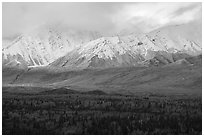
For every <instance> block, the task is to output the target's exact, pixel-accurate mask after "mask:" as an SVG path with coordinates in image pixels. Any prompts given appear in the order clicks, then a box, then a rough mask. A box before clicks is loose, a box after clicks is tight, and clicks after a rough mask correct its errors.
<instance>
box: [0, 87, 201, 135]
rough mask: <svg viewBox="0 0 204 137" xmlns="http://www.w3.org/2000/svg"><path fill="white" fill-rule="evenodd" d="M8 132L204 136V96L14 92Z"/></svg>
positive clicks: (6, 105) (8, 102)
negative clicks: (203, 119) (203, 122)
mask: <svg viewBox="0 0 204 137" xmlns="http://www.w3.org/2000/svg"><path fill="white" fill-rule="evenodd" d="M2 104H3V111H2V121H3V123H2V134H4V135H9V134H80V135H81V134H188V135H189V134H202V98H201V97H198V96H188V95H168V96H165V95H159V94H152V95H149V96H143V95H134V96H132V95H131V96H130V95H118V94H106V93H103V92H101V91H95V92H89V93H74V92H73V93H72V92H69V93H63V92H50V93H49V94H48V93H46V92H40V93H32V94H27V93H18V92H16V93H9V92H4V90H3V101H2Z"/></svg>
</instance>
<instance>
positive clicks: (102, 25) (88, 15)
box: [2, 3, 202, 38]
mask: <svg viewBox="0 0 204 137" xmlns="http://www.w3.org/2000/svg"><path fill="white" fill-rule="evenodd" d="M201 8H202V4H201V3H3V17H2V18H3V29H2V30H3V38H13V37H15V36H17V35H20V34H22V33H26V31H29V30H31V29H33V28H36V27H38V26H41V25H45V24H46V25H53V24H54V25H56V24H58V25H61V26H67V27H71V28H72V27H74V28H79V29H86V30H96V31H100V32H103V33H105V34H112V33H116V32H129V31H136V32H149V31H151V30H153V29H155V28H159V27H162V26H166V25H172V24H183V23H188V22H190V21H195V20H198V21H201V17H202V15H201V14H202V13H201Z"/></svg>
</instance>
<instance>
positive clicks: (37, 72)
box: [2, 22, 202, 94]
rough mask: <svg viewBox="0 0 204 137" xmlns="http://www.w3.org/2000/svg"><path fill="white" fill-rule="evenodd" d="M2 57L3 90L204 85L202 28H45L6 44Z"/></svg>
mask: <svg viewBox="0 0 204 137" xmlns="http://www.w3.org/2000/svg"><path fill="white" fill-rule="evenodd" d="M2 57H3V61H2V62H3V85H4V86H8V85H9V86H11V85H18V86H24V87H31V86H40V87H49V88H61V87H66V88H71V89H74V90H79V91H86V90H90V89H91V90H92V89H93V90H103V91H107V92H120V93H123V92H126V93H131V94H132V93H135V92H138V91H141V92H143V91H145V92H147V91H149V90H153V91H155V92H157V91H158V92H159V91H163V90H167V91H170V92H173V91H174V92H177V91H178V92H179V93H181V92H182V93H185V92H190V91H192V90H195V91H196V93H197V91H200V87H201V85H200V82H201V81H202V77H201V73H202V61H201V60H202V31H201V24H197V23H195V22H191V23H188V24H181V25H172V26H166V27H163V28H159V29H156V30H154V31H151V32H149V33H145V34H138V33H135V34H134V33H132V34H129V35H115V36H104V35H102V34H100V33H99V32H95V31H82V30H74V29H69V30H66V31H60V30H58V29H56V28H55V29H54V28H47V27H40V28H38V29H35V30H32V31H31V32H28V33H26V34H23V35H21V36H19V37H17V38H16V39H15V40H14V41H12V42H7V41H5V42H4V43H3V49H2ZM189 85H192V86H191V87H189ZM195 85H197V87H196V86H195ZM175 88H176V90H175Z"/></svg>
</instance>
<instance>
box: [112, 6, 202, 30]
mask: <svg viewBox="0 0 204 137" xmlns="http://www.w3.org/2000/svg"><path fill="white" fill-rule="evenodd" d="M201 6H202V5H201V3H139V4H127V5H125V6H124V7H123V9H122V10H121V11H119V13H116V15H115V16H113V18H112V21H113V22H114V24H116V26H117V28H118V30H120V29H125V28H126V27H127V26H131V25H132V26H138V27H139V28H140V30H143V31H144V32H148V31H151V30H154V29H155V28H159V27H162V26H165V25H173V24H183V23H188V22H190V21H193V20H196V19H198V18H200V19H201V16H197V15H198V14H201Z"/></svg>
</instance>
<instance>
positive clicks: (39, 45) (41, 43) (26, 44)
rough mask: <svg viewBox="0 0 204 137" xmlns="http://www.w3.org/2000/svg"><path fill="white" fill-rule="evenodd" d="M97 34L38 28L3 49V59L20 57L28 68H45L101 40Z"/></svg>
mask: <svg viewBox="0 0 204 137" xmlns="http://www.w3.org/2000/svg"><path fill="white" fill-rule="evenodd" d="M99 37H100V35H99V34H98V33H96V32H88V31H85V32H83V31H78V30H77V31H74V30H71V31H67V32H61V31H59V30H57V29H52V28H42V27H41V28H38V29H35V30H32V31H29V32H27V33H26V34H23V35H21V36H19V37H17V38H16V39H15V40H14V41H12V42H11V43H10V44H8V45H7V46H4V47H3V49H2V52H3V58H4V59H6V60H9V58H10V57H11V56H16V55H20V56H21V57H22V58H23V59H24V60H25V61H26V62H27V65H28V66H44V65H47V64H49V63H51V62H53V61H55V60H56V59H58V58H59V57H62V56H64V55H65V54H67V53H69V52H71V51H72V50H74V49H75V48H77V47H79V46H80V45H81V44H84V43H87V42H89V41H91V40H94V39H96V38H99Z"/></svg>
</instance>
